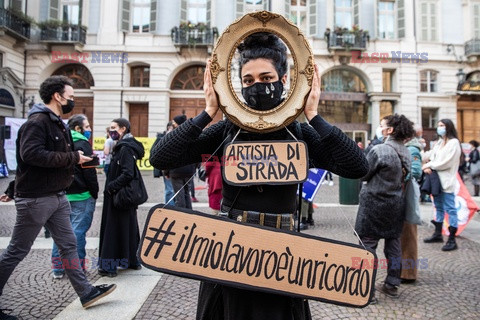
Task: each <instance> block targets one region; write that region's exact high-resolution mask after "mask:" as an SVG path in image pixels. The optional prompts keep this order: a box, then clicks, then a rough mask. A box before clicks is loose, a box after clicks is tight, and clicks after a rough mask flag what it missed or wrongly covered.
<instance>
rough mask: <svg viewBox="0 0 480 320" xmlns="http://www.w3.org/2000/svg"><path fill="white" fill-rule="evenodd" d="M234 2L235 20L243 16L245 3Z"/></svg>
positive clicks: (241, 0)
mask: <svg viewBox="0 0 480 320" xmlns="http://www.w3.org/2000/svg"><path fill="white" fill-rule="evenodd" d="M236 1H237V3H236V7H235V12H236V16H237V18H240V17H241V16H243V15H244V14H245V2H244V1H245V0H236Z"/></svg>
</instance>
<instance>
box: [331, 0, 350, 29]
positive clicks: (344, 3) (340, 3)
mask: <svg viewBox="0 0 480 320" xmlns="http://www.w3.org/2000/svg"><path fill="white" fill-rule="evenodd" d="M352 4H353V2H352V0H335V27H340V28H347V29H351V28H352V26H353V5H352Z"/></svg>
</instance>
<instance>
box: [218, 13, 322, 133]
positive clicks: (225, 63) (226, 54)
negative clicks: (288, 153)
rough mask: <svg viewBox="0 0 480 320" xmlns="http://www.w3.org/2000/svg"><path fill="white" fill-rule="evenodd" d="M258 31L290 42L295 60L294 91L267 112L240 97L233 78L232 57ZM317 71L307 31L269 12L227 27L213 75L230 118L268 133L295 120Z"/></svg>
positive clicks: (220, 42)
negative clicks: (248, 103) (305, 32)
mask: <svg viewBox="0 0 480 320" xmlns="http://www.w3.org/2000/svg"><path fill="white" fill-rule="evenodd" d="M257 32H270V33H273V34H275V35H277V36H278V37H279V38H280V39H281V40H282V41H283V42H284V43H285V44H286V45H287V47H288V49H289V51H290V54H291V58H292V59H293V68H291V69H290V73H291V74H290V79H291V82H290V90H289V92H288V94H287V96H286V98H285V100H284V101H283V102H282V103H281V104H280V105H278V106H277V107H275V108H274V109H271V110H267V111H259V110H254V109H252V108H249V107H248V106H247V105H246V104H245V103H244V102H243V101H241V100H240V99H239V97H238V95H237V94H236V92H235V89H234V87H233V84H232V80H231V79H232V59H233V57H234V55H235V53H236V51H237V47H238V45H239V44H240V43H241V42H242V41H243V40H244V39H245V38H246V37H248V36H249V35H251V34H252V33H257ZM313 73H314V60H313V53H312V49H311V48H310V45H309V43H308V41H307V39H306V38H305V36H304V35H303V33H302V32H301V31H300V30H299V29H298V27H297V26H296V25H294V24H293V23H292V22H290V21H288V20H287V19H285V18H284V17H283V16H281V15H279V14H276V13H272V12H269V11H259V12H253V13H248V14H246V15H244V16H243V17H241V18H239V19H237V20H235V21H234V22H233V23H232V24H231V25H230V26H228V28H227V29H225V31H224V32H223V33H222V35H221V36H220V38H219V39H218V41H217V43H216V45H215V48H214V49H213V54H212V63H211V74H212V81H213V87H214V89H215V91H216V92H217V95H218V100H219V104H220V109H222V111H223V112H224V113H225V115H226V116H227V117H228V118H229V119H230V121H232V122H233V123H235V124H236V125H238V126H239V127H241V128H243V129H245V130H247V131H252V132H260V133H266V132H271V131H276V130H278V129H281V128H282V127H283V126H286V125H288V124H290V123H292V122H293V121H294V120H295V119H296V118H297V117H298V116H299V115H300V114H301V113H302V111H303V108H304V105H305V100H306V99H307V97H308V94H309V92H310V89H311V86H312V79H313ZM234 76H236V75H234Z"/></svg>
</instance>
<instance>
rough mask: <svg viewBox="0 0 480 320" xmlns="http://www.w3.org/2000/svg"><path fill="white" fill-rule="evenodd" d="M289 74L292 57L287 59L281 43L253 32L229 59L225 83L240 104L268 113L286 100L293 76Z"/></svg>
mask: <svg viewBox="0 0 480 320" xmlns="http://www.w3.org/2000/svg"><path fill="white" fill-rule="evenodd" d="M291 71H294V65H293V58H291V57H289V50H288V46H287V44H286V43H285V41H284V40H282V39H281V38H280V37H278V36H276V35H275V34H273V33H267V32H262V33H254V34H251V35H249V36H247V37H246V38H245V39H244V40H243V41H242V42H241V43H240V44H239V45H238V47H237V48H236V50H235V52H234V54H233V56H232V58H231V60H230V75H229V80H230V85H231V88H232V89H233V90H234V92H235V94H236V97H237V99H238V100H239V101H240V102H241V103H242V104H244V105H246V106H248V107H249V108H251V109H253V110H256V111H269V110H272V109H274V108H275V107H277V106H279V105H280V104H281V103H282V102H283V101H284V100H285V99H286V98H287V97H288V95H289V93H290V90H291V85H290V84H291V83H292V79H291V78H290V77H294V74H295V73H294V72H291ZM291 74H293V75H291ZM247 99H248V102H247Z"/></svg>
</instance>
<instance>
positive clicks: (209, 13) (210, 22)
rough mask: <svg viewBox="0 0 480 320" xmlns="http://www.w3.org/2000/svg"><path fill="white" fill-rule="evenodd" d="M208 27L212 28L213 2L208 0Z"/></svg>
mask: <svg viewBox="0 0 480 320" xmlns="http://www.w3.org/2000/svg"><path fill="white" fill-rule="evenodd" d="M207 26H209V27H211V26H212V0H207Z"/></svg>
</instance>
